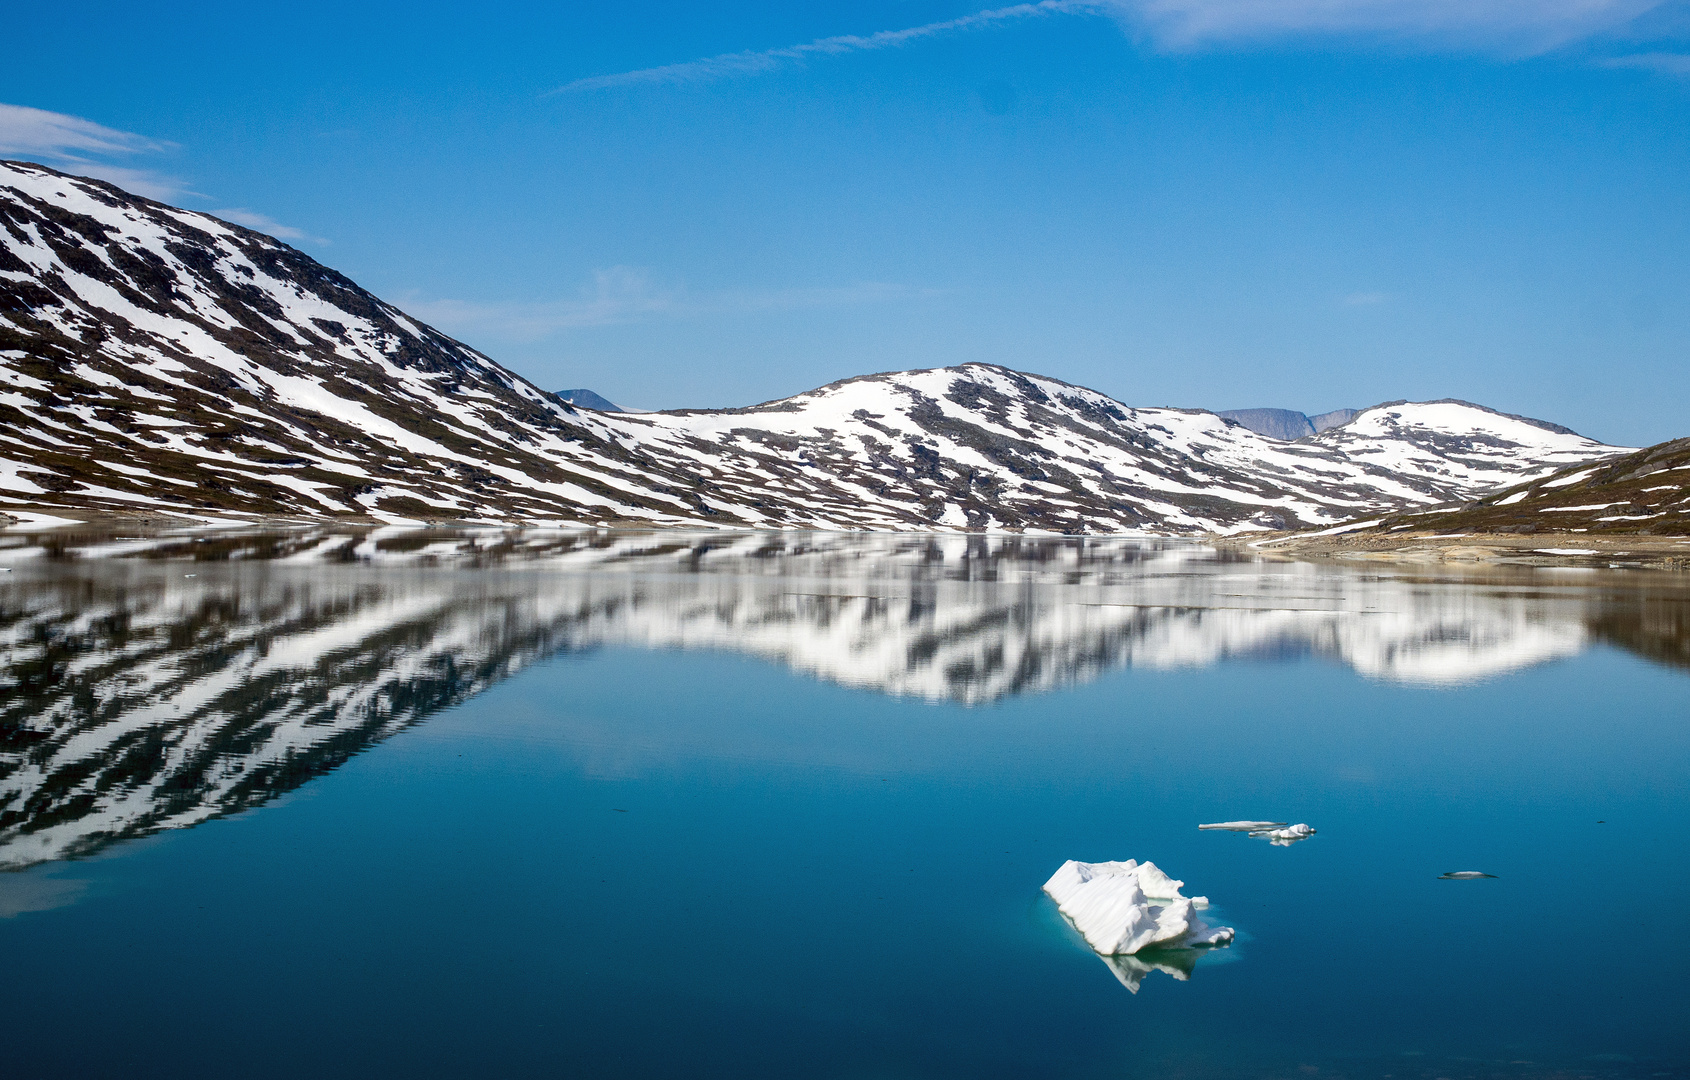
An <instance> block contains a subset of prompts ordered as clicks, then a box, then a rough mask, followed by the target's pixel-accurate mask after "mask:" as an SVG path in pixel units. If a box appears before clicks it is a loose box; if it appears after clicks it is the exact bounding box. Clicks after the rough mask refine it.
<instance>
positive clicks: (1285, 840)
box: [1197, 821, 1315, 847]
mask: <svg viewBox="0 0 1690 1080" xmlns="http://www.w3.org/2000/svg"><path fill="white" fill-rule="evenodd" d="M1197 827H1198V828H1199V829H1220V830H1224V831H1226V832H1241V833H1249V834H1250V835H1251V836H1254V837H1256V838H1257V839H1259V840H1266V841H1268V842H1269V843H1270V844H1272V845H1273V846H1274V847H1290V846H1291V845H1292V844H1295V843H1296V842H1297V841H1299V840H1307V839H1308V838H1309V837H1311V836H1313V835H1314V834H1315V830H1313V829H1311V828H1309V827H1308V826H1307V825H1303V824H1297V825H1287V824H1286V823H1285V822H1283V821H1217V822H1214V823H1213V824H1210V825H1199V826H1197Z"/></svg>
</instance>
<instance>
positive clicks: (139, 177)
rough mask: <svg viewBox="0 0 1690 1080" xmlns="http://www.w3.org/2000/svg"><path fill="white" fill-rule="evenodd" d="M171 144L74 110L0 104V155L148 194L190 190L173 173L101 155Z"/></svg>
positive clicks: (122, 154) (160, 148)
mask: <svg viewBox="0 0 1690 1080" xmlns="http://www.w3.org/2000/svg"><path fill="white" fill-rule="evenodd" d="M171 149H174V144H172V143H168V142H162V141H160V140H158V139H149V138H148V137H147V136H145V135H137V134H135V133H134V132H132V131H119V130H117V129H116V128H109V127H106V126H105V125H104V124H96V123H95V122H94V121H92V120H84V119H83V118H82V117H80V116H70V115H67V114H65V113H56V112H48V111H47V110H46V109H32V108H30V107H29V106H27V105H6V104H0V156H3V157H27V158H30V159H31V160H35V161H40V162H42V163H43V164H47V165H52V166H54V167H56V168H61V169H64V170H66V171H67V172H75V173H80V174H81V175H83V176H92V177H95V178H97V179H100V180H109V181H110V182H112V183H114V184H116V185H118V186H119V187H121V188H123V189H124V190H126V191H133V192H134V193H135V194H137V195H142V196H145V197H146V198H149V199H175V198H179V197H181V196H182V195H185V194H191V192H189V190H188V187H187V185H186V184H185V183H183V182H182V181H181V180H179V179H177V178H176V177H173V176H166V175H163V174H161V173H158V172H155V171H153V170H151V169H137V168H132V167H129V166H125V165H117V164H113V163H112V162H111V161H110V160H105V159H109V158H127V157H130V156H132V155H135V154H157V153H161V152H163V151H166V150H171Z"/></svg>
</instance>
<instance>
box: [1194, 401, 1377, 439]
mask: <svg viewBox="0 0 1690 1080" xmlns="http://www.w3.org/2000/svg"><path fill="white" fill-rule="evenodd" d="M1360 413H1361V410H1360V409H1333V410H1332V411H1331V412H1323V413H1318V414H1316V415H1314V416H1309V415H1308V414H1307V413H1300V412H1297V411H1295V410H1293V409H1222V410H1220V411H1219V412H1217V413H1216V414H1215V415H1216V416H1221V417H1225V418H1226V419H1228V420H1236V421H1238V422H1239V423H1240V424H1243V425H1244V426H1245V427H1247V428H1249V429H1250V430H1251V431H1254V432H1255V433H1256V434H1258V435H1266V436H1267V437H1268V438H1270V439H1282V440H1284V441H1285V442H1294V441H1296V440H1297V439H1305V438H1307V437H1309V436H1310V435H1318V434H1320V433H1321V432H1323V431H1329V430H1331V429H1332V428H1335V427H1342V426H1343V425H1345V424H1347V423H1349V422H1350V421H1351V420H1354V419H1355V418H1356V417H1357V416H1358V415H1359V414H1360Z"/></svg>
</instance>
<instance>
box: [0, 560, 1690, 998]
mask: <svg viewBox="0 0 1690 1080" xmlns="http://www.w3.org/2000/svg"><path fill="white" fill-rule="evenodd" d="M7 545H9V546H7ZM184 560H192V561H193V563H194V566H193V572H192V573H185V572H184V570H183V566H184ZM0 563H4V564H5V565H7V566H9V567H12V568H15V569H16V571H17V572H16V573H11V574H8V575H6V576H5V577H4V579H3V581H4V584H0V687H3V688H4V690H5V697H4V699H3V700H4V704H3V705H0V867H12V868H16V867H22V866H28V865H32V864H35V863H40V862H43V861H47V860H52V859H60V858H65V857H69V856H76V855H82V854H87V853H90V852H92V851H95V850H98V849H99V848H101V847H103V846H105V845H107V844H109V843H111V842H113V841H116V840H121V839H125V838H130V837H135V836H140V835H144V834H146V833H149V832H152V831H155V830H157V829H161V828H170V827H181V826H186V825H192V824H194V823H196V822H198V821H202V820H205V819H207V818H210V817H214V816H218V815H221V814H227V813H231V812H235V811H238V810H241V809H244V808H246V807H249V806H254V805H257V804H260V803H262V802H265V801H267V800H269V799H271V798H274V797H275V796H276V795H279V794H281V793H283V792H286V791H288V790H291V789H293V788H295V787H297V786H298V785H300V784H301V783H304V782H305V781H306V780H308V779H310V778H311V777H313V776H317V775H320V774H322V773H324V772H326V771H328V770H331V769H333V768H335V767H336V766H338V765H339V764H340V763H341V762H343V761H345V760H346V759H347V758H348V757H349V756H351V755H352V754H355V753H358V752H359V751H361V750H363V749H366V748H368V747H370V746H371V745H373V744H375V743H377V742H379V741H380V740H382V739H383V738H385V737H386V736H388V735H390V734H392V733H393V732H395V731H397V730H399V729H400V728H402V727H404V726H406V725H408V724H412V723H416V722H418V721H420V720H422V719H424V718H426V717H427V716H429V715H430V714H431V713H433V712H435V711H437V710H439V709H441V708H444V707H446V706H449V705H452V704H454V703H456V702H459V701H462V700H464V699H465V698H467V697H468V696H470V695H472V694H474V693H476V692H477V691H479V690H481V689H483V688H485V687H487V686H488V685H490V684H492V683H493V682H496V681H498V680H500V679H503V678H505V677H506V676H509V675H512V674H515V673H516V672H518V671H520V670H522V669H523V668H524V667H526V666H527V665H529V664H530V663H532V662H534V661H536V660H539V659H542V658H544V657H547V656H549V655H552V654H554V653H557V652H559V651H561V650H570V649H586V648H592V647H595V646H601V645H612V644H615V645H632V646H642V647H648V648H657V647H679V648H696V649H719V650H726V651H732V652H738V653H744V654H750V655H754V656H758V657H762V658H764V659H767V660H770V661H773V662H775V663H778V664H782V665H784V666H787V667H789V668H792V669H794V670H797V671H800V672H804V673H807V674H809V675H812V676H814V677H817V678H820V679H826V680H829V681H833V682H837V683H841V684H844V685H848V686H853V687H862V688H868V689H873V690H876V691H880V692H883V693H887V694H895V695H909V696H916V697H921V698H928V699H935V700H952V701H957V702H962V703H978V702H987V701H992V700H996V699H999V698H1002V697H1004V696H1007V695H1013V694H1022V693H1030V692H1037V691H1042V690H1047V689H1051V688H1054V687H1058V686H1062V685H1065V684H1072V683H1075V682H1081V681H1085V680H1089V679H1092V678H1095V677H1097V676H1098V675H1100V674H1102V673H1104V672H1106V671H1109V670H1112V669H1115V668H1118V667H1122V666H1128V665H1135V666H1144V667H1152V668H1174V667H1190V666H1204V665H1211V664H1216V663H1219V662H1221V661H1223V660H1226V659H1231V658H1287V657H1301V656H1307V655H1317V656H1323V657H1329V658H1331V659H1334V660H1337V661H1340V662H1342V663H1345V664H1348V665H1350V666H1352V667H1354V668H1355V669H1357V670H1358V671H1361V672H1363V673H1364V674H1367V675H1369V676H1373V677H1376V678H1381V679H1389V680H1394V681H1399V682H1404V683H1412V684H1421V685H1454V684H1460V683H1463V682H1467V681H1471V680H1474V679H1479V678H1483V677H1486V676H1490V675H1494V674H1498V673H1501V672H1506V671H1510V670H1515V669H1518V668H1522V667H1525V666H1528V665H1532V664H1537V663H1542V662H1544V661H1547V660H1552V659H1556V658H1559V657H1565V656H1569V655H1572V654H1574V653H1577V652H1579V651H1580V650H1582V649H1584V648H1586V647H1587V646H1588V645H1590V644H1591V643H1592V642H1593V641H1597V640H1606V641H1610V642H1615V643H1618V644H1620V645H1623V646H1625V647H1626V648H1629V649H1632V650H1634V651H1637V652H1639V653H1642V654H1643V655H1645V656H1649V657H1651V658H1653V659H1656V660H1658V661H1666V662H1671V663H1677V664H1684V663H1687V662H1690V646H1687V642H1690V628H1687V627H1686V625H1685V618H1686V616H1685V610H1686V608H1685V604H1684V601H1685V600H1686V599H1687V598H1690V592H1687V591H1686V590H1685V588H1684V587H1683V585H1681V584H1680V583H1679V581H1678V580H1677V578H1676V576H1674V575H1667V574H1649V573H1632V572H1623V573H1615V574H1595V575H1585V576H1582V577H1581V578H1580V579H1579V580H1578V583H1577V584H1570V583H1568V580H1567V579H1566V578H1565V577H1558V576H1554V575H1546V574H1543V573H1541V572H1538V571H1534V570H1532V569H1530V568H1514V569H1508V570H1495V571H1491V572H1489V573H1484V572H1477V571H1471V570H1470V571H1457V570H1450V571H1429V570H1427V569H1425V568H1413V569H1408V570H1402V571H1391V570H1384V569H1381V568H1380V567H1378V566H1377V565H1370V566H1367V567H1350V566H1344V565H1313V564H1306V563H1292V562H1284V561H1268V560H1265V559H1257V558H1253V557H1248V556H1242V555H1238V554H1236V553H1232V554H1229V553H1222V552H1217V551H1214V550H1211V549H1206V548H1203V547H1201V546H1198V545H1195V544H1191V543H1186V542H1171V541H1167V542H1164V541H1144V540H1125V539H1121V540H1108V539H1105V540H1100V539H1096V538H1028V537H1016V536H998V537H966V536H963V537H951V536H947V537H919V536H910V535H907V534H899V535H860V534H804V533H743V534H717V533H712V534H684V533H675V532H667V533H580V532H576V533H562V532H540V531H526V532H500V531H491V530H487V531H476V532H442V531H438V530H404V529H382V530H362V531H358V530H351V531H349V530H345V529H313V530H299V531H295V532H289V533H269V534H260V533H234V534H219V535H198V536H187V537H183V536H177V537H162V538H160V537H153V538H140V539H114V538H111V537H105V536H97V535H74V534H53V535H52V536H51V539H49V540H47V541H42V540H40V539H31V538H25V537H16V536H13V537H8V538H6V539H5V540H3V541H0ZM1123 981H1126V979H1125V978H1124V977H1123Z"/></svg>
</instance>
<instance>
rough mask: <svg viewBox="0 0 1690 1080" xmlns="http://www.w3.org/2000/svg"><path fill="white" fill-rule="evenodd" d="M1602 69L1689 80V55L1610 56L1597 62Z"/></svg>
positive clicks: (1658, 53) (1642, 54)
mask: <svg viewBox="0 0 1690 1080" xmlns="http://www.w3.org/2000/svg"><path fill="white" fill-rule="evenodd" d="M1597 63H1599V64H1600V65H1601V66H1602V67H1610V68H1636V69H1638V70H1639V71H1652V72H1654V73H1655V74H1657V75H1675V76H1678V77H1679V78H1690V55H1686V54H1684V53H1660V52H1656V53H1636V54H1634V55H1632V56H1610V57H1608V58H1607V59H1605V60H1599V61H1597Z"/></svg>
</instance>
